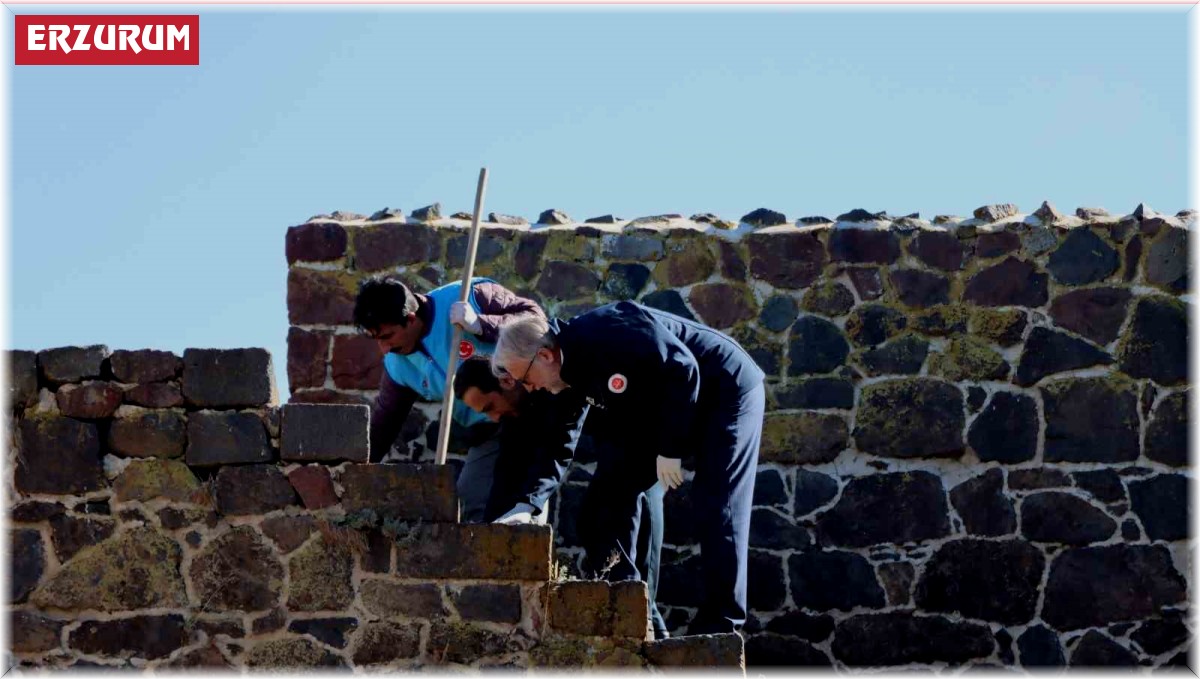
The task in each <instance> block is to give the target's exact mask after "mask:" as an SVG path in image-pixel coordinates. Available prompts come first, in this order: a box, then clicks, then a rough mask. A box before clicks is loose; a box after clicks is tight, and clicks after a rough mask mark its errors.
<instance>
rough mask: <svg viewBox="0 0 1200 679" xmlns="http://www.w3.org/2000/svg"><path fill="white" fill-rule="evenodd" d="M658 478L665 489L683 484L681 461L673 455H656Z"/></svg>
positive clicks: (671, 488) (672, 488)
mask: <svg viewBox="0 0 1200 679" xmlns="http://www.w3.org/2000/svg"><path fill="white" fill-rule="evenodd" d="M658 480H659V481H661V482H662V484H663V486H665V487H666V489H667V490H675V489H676V488H678V487H680V486H682V485H683V462H682V461H681V460H679V459H677V458H674V457H663V456H662V455H659V456H658Z"/></svg>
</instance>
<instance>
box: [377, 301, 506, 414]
mask: <svg viewBox="0 0 1200 679" xmlns="http://www.w3.org/2000/svg"><path fill="white" fill-rule="evenodd" d="M494 282H495V281H493V280H491V279H488V278H473V279H471V288H472V290H471V294H470V295H468V296H467V303H468V304H470V305H471V308H473V309H474V310H475V313H479V303H478V302H476V301H475V290H474V287H475V285H476V284H477V283H494ZM461 290H462V282H461V281H460V282H458V283H450V284H448V285H443V286H442V287H440V288H437V289H436V290H433V291H431V292H430V293H429V298H430V299H431V300H433V318H432V319H431V321H430V326H429V332H427V333H426V334H425V337H424V338H423V339H422V340H421V346H420V347H418V348H417V350H416V351H414V352H413V353H411V354H406V355H403V354H395V353H388V354H387V355H385V356H384V357H383V367H384V369H385V370H387V374H388V377H391V378H392V381H394V382H395V383H396V384H399V385H401V386H405V387H408V388H409V389H412V390H413V391H415V392H417V397H418V398H420V399H422V400H425V401H434V402H437V403H440V402H441V400H442V396H443V395H444V394H445V391H446V360H447V359H448V358H449V357H450V339H451V335H452V334H453V333H454V325H453V324H451V323H450V305H451V304H454V303H455V302H457V301H458V300H459V298H460V295H461ZM459 338H460V339H459V343H458V350H457V351H456V352H455V353H456V354H457V355H458V360H457V361H456V362H455V364H454V367H455V369H457V368H458V366H459V364H461V363H462V362H463V361H465V360H466V359H468V358H470V357H471V356H474V355H476V354H479V355H483V356H491V355H492V353H493V352H495V350H496V345H495V344H488V343H486V342H483V341H481V340H480V339H479V338H478V337H476V336H475V335H472V334H471V333H469V332H466V331H463V332H461V333H459ZM453 419H454V421H455V422H457V423H459V424H460V425H462V426H464V427H469V426H471V425H473V424H477V423H480V422H489V421H490V420H488V418H487V415H484V414H483V413H477V412H475V411H474V410H472V409H471V408H470V406H468V405H467V404H466V403H463V402H462V401H460V400H458V399H455V400H454V415H453Z"/></svg>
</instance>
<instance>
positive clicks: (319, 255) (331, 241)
mask: <svg viewBox="0 0 1200 679" xmlns="http://www.w3.org/2000/svg"><path fill="white" fill-rule="evenodd" d="M346 242H347V238H346V229H345V228H343V227H342V225H341V224H334V223H331V222H309V223H307V224H300V225H299V226H292V227H289V228H288V230H287V235H286V236H285V237H284V253H285V254H286V256H287V261H288V264H295V263H296V262H328V261H332V260H336V259H341V258H342V256H344V255H345V254H346Z"/></svg>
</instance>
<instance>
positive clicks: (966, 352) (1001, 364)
mask: <svg viewBox="0 0 1200 679" xmlns="http://www.w3.org/2000/svg"><path fill="white" fill-rule="evenodd" d="M1009 370H1010V368H1009V365H1008V362H1007V361H1005V360H1004V357H1003V356H1001V355H1000V354H999V353H997V352H996V351H995V350H993V349H992V348H991V347H990V346H988V345H987V343H986V342H984V341H983V340H980V339H977V338H975V337H956V338H954V339H953V340H951V341H950V346H949V347H947V348H946V351H945V352H944V353H940V354H934V355H933V356H932V357H931V358H930V360H929V371H930V373H933V374H937V375H941V376H942V377H945V378H946V379H948V380H950V381H952V382H961V381H964V380H1001V379H1004V378H1006V377H1008V373H1009Z"/></svg>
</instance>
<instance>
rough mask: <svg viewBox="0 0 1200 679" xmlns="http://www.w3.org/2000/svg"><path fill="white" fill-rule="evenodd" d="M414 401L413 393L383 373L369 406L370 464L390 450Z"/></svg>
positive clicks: (415, 397)
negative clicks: (376, 392) (373, 400)
mask: <svg viewBox="0 0 1200 679" xmlns="http://www.w3.org/2000/svg"><path fill="white" fill-rule="evenodd" d="M416 401H417V393H416V392H415V391H413V390H412V389H409V388H408V387H405V386H401V385H400V384H398V383H396V382H395V381H394V380H392V378H391V376H390V375H388V374H387V371H386V370H385V371H383V377H382V378H380V380H379V393H378V394H377V395H376V396H375V402H374V403H373V404H371V426H370V436H371V462H379V461H380V460H382V459H383V458H384V456H385V455H387V454H388V451H389V450H391V449H392V444H394V443H395V442H396V437H397V436H399V435H400V430H401V429H403V428H404V421H405V420H407V419H408V413H409V411H411V410H412V407H413V404H414V403H416Z"/></svg>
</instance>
